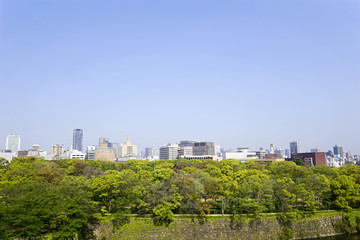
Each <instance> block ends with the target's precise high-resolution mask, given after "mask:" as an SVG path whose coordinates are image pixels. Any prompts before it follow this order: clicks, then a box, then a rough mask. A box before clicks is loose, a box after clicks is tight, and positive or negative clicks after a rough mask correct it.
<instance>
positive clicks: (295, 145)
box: [290, 141, 301, 154]
mask: <svg viewBox="0 0 360 240" xmlns="http://www.w3.org/2000/svg"><path fill="white" fill-rule="evenodd" d="M298 153H301V150H300V141H297V142H295V141H294V142H291V143H290V154H298Z"/></svg>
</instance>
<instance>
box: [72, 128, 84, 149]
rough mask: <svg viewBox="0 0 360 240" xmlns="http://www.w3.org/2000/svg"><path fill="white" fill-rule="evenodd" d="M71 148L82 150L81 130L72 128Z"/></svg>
mask: <svg viewBox="0 0 360 240" xmlns="http://www.w3.org/2000/svg"><path fill="white" fill-rule="evenodd" d="M73 149H74V150H78V151H80V152H82V150H83V130H82V129H74V131H73Z"/></svg>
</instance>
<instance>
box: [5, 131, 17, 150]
mask: <svg viewBox="0 0 360 240" xmlns="http://www.w3.org/2000/svg"><path fill="white" fill-rule="evenodd" d="M6 150H8V151H11V152H12V153H17V152H18V151H20V135H18V134H16V133H11V134H9V135H8V136H7V138H6Z"/></svg>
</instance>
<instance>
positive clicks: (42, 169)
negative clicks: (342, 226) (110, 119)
mask: <svg viewBox="0 0 360 240" xmlns="http://www.w3.org/2000/svg"><path fill="white" fill-rule="evenodd" d="M359 190H360V166H357V165H347V166H343V167H340V168H333V167H328V166H324V165H322V166H315V167H313V168H309V167H306V166H301V164H300V165H299V164H296V163H295V162H277V163H272V164H267V165H266V166H262V165H259V164H258V163H255V162H252V161H248V162H244V163H242V162H239V161H236V160H222V161H220V162H217V161H213V160H184V159H177V160H168V161H164V160H158V161H144V160H129V161H127V162H124V163H115V162H100V161H89V160H85V161H84V160H79V159H67V160H53V161H46V160H44V159H41V158H32V157H29V158H14V159H13V160H12V161H11V162H10V163H9V162H8V161H7V160H5V159H0V239H21V238H23V239H38V238H39V237H41V236H51V238H53V239H74V238H77V239H89V238H91V234H92V233H93V229H94V228H95V227H96V225H97V224H98V223H99V222H100V221H101V220H103V219H105V218H108V219H109V221H112V222H113V224H114V226H116V225H120V226H121V225H122V224H124V223H127V222H129V221H130V218H129V216H134V215H131V214H135V215H136V216H141V215H144V216H148V217H151V218H152V220H153V222H154V224H155V225H165V226H166V225H168V224H170V223H171V222H172V221H173V219H174V217H175V215H174V214H177V215H176V216H185V214H186V216H190V217H196V218H197V219H200V220H201V221H206V218H207V217H208V216H209V215H212V216H214V214H218V215H220V216H221V215H222V214H231V216H233V217H236V216H243V215H246V216H255V217H256V216H258V215H260V214H264V213H282V214H287V213H293V212H301V213H304V212H306V213H311V212H314V211H318V210H341V211H345V212H350V211H351V210H352V209H357V208H359V206H360V191H359ZM181 214H183V215H181Z"/></svg>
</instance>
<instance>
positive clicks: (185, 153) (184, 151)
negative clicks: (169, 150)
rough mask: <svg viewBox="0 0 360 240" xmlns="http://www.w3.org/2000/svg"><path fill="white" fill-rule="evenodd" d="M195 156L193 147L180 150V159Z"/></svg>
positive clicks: (180, 148)
mask: <svg viewBox="0 0 360 240" xmlns="http://www.w3.org/2000/svg"><path fill="white" fill-rule="evenodd" d="M192 155H193V147H179V148H178V157H179V158H184V157H185V156H192Z"/></svg>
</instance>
